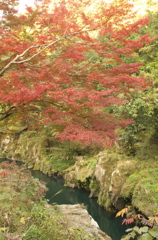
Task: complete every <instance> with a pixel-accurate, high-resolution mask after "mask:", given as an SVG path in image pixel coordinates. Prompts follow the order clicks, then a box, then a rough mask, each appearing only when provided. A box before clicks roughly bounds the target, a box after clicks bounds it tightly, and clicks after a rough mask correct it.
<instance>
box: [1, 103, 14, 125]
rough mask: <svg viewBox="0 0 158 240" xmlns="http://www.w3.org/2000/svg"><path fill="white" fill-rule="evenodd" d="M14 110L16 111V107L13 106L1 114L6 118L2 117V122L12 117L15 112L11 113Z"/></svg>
mask: <svg viewBox="0 0 158 240" xmlns="http://www.w3.org/2000/svg"><path fill="white" fill-rule="evenodd" d="M12 109H15V107H14V106H12V107H10V108H9V109H8V110H7V111H6V112H0V114H1V115H4V116H2V117H0V121H2V120H4V119H5V118H7V117H9V116H10V115H12V114H13V112H11V110H12Z"/></svg>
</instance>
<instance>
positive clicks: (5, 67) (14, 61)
mask: <svg viewBox="0 0 158 240" xmlns="http://www.w3.org/2000/svg"><path fill="white" fill-rule="evenodd" d="M86 26H87V25H86ZM86 26H84V27H82V28H81V30H80V31H77V32H74V33H70V34H66V31H65V33H64V35H63V37H61V38H59V39H57V40H55V41H54V42H51V43H45V44H40V45H37V46H35V44H34V45H33V46H30V47H29V48H27V49H26V50H25V51H24V52H23V53H21V54H20V55H17V56H16V57H15V58H14V59H13V60H12V61H11V62H9V63H8V64H7V65H6V66H4V67H3V68H2V70H1V72H0V77H2V76H3V74H4V73H5V72H6V71H7V70H8V69H9V68H10V67H11V65H13V64H21V63H25V62H28V61H30V60H32V59H33V58H35V57H36V56H37V55H39V54H40V53H42V52H43V51H44V50H45V49H47V48H48V47H50V46H52V45H54V44H56V43H57V42H60V41H62V40H63V39H66V38H68V37H69V36H74V35H77V34H79V33H83V32H90V31H94V30H96V29H97V28H98V27H93V28H92V29H87V30H83V29H84V28H85V27H86ZM43 46H45V47H44V48H42V49H41V50H40V51H38V52H37V53H35V54H34V55H33V56H31V57H29V58H27V59H25V60H21V61H16V60H17V59H18V58H21V57H23V56H24V55H25V54H26V53H27V52H29V51H30V49H33V48H40V47H43Z"/></svg>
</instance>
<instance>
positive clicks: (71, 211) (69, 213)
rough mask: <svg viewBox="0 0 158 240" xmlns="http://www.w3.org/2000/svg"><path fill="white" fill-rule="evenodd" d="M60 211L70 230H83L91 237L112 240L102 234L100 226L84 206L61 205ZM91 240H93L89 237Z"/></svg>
mask: <svg viewBox="0 0 158 240" xmlns="http://www.w3.org/2000/svg"><path fill="white" fill-rule="evenodd" d="M59 209H60V211H61V212H62V213H63V215H64V218H66V222H67V224H68V228H73V229H75V228H78V227H79V228H81V229H83V230H84V232H85V233H86V234H89V236H94V237H96V238H97V239H98V240H99V239H100V240H112V239H111V237H109V236H108V235H106V234H105V233H104V232H102V231H101V230H100V228H99V226H98V224H97V223H96V222H95V221H94V219H93V218H92V217H91V216H90V215H89V214H88V212H87V210H86V209H85V208H84V206H83V205H80V204H75V205H59ZM89 239H91V238H90V237H89Z"/></svg>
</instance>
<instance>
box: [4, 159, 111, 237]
mask: <svg viewBox="0 0 158 240" xmlns="http://www.w3.org/2000/svg"><path fill="white" fill-rule="evenodd" d="M46 190H47V189H46V187H45V185H44V184H43V182H40V181H38V180H37V179H35V178H33V177H31V174H30V172H29V171H27V170H24V169H23V167H20V166H17V165H15V164H14V163H7V162H3V163H1V164H0V196H1V201H0V239H2V240H5V239H7V240H13V239H14V240H29V239H30V240H31V239H39V240H44V239H49V240H57V239H65V240H77V239H79V238H80V239H83V240H111V238H110V237H109V236H107V235H106V234H105V233H104V232H102V231H101V230H100V229H99V227H98V225H97V223H96V222H95V221H94V220H93V219H92V217H91V216H90V215H89V214H88V212H87V210H86V209H85V207H83V206H82V205H79V204H78V205H69V214H67V213H66V212H65V211H66V209H67V206H65V205H62V206H61V207H59V206H57V205H54V206H52V205H48V203H47V201H46V199H45V198H44V194H45V192H46ZM72 219H73V222H72Z"/></svg>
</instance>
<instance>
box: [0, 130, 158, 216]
mask: <svg viewBox="0 0 158 240" xmlns="http://www.w3.org/2000/svg"><path fill="white" fill-rule="evenodd" d="M0 146H1V157H7V158H11V159H14V160H22V161H24V163H25V164H26V165H27V166H28V167H29V168H33V169H35V170H40V171H42V172H44V173H46V174H48V175H53V174H55V175H56V176H59V175H62V176H64V179H65V184H66V185H67V186H70V187H79V188H84V189H86V190H87V191H89V192H90V197H97V198H98V203H99V204H100V205H101V206H103V207H104V208H106V209H108V210H109V211H117V210H120V209H122V208H123V207H124V206H125V205H126V203H130V204H132V205H133V206H134V207H136V208H137V209H139V210H140V211H141V212H143V213H144V214H145V215H146V216H150V215H153V214H154V213H155V212H156V211H157V207H156V206H157V205H156V204H157V202H158V193H157V192H156V191H155V190H156V189H157V184H158V181H157V171H158V166H157V164H156V161H151V159H149V160H146V159H136V158H134V157H131V156H126V155H125V154H122V153H120V151H118V150H117V149H113V150H107V149H106V150H104V151H102V152H100V153H96V154H94V153H93V154H91V156H89V155H88V154H86V150H85V149H77V148H75V147H72V146H71V147H69V148H65V149H64V148H62V146H60V145H56V143H55V142H54V140H53V139H50V138H48V137H47V136H46V135H41V134H40V133H37V132H24V133H22V134H20V135H19V136H16V137H15V136H5V137H4V138H3V139H1V144H0ZM76 153H78V154H76ZM82 154H83V155H84V156H82ZM79 155H80V156H79ZM144 196H145V197H144ZM148 206H150V208H149V207H148Z"/></svg>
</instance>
